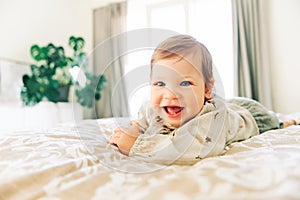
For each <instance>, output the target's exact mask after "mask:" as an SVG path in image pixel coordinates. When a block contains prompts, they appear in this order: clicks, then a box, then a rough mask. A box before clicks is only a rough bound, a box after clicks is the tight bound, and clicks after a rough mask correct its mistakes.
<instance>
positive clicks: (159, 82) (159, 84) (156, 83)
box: [153, 81, 166, 87]
mask: <svg viewBox="0 0 300 200" xmlns="http://www.w3.org/2000/svg"><path fill="white" fill-rule="evenodd" d="M153 85H155V86H159V87H164V86H166V84H165V83H164V82H162V81H157V82H155V83H154V84H153Z"/></svg>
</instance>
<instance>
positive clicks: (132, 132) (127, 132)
mask: <svg viewBox="0 0 300 200" xmlns="http://www.w3.org/2000/svg"><path fill="white" fill-rule="evenodd" d="M140 134H141V130H140V128H139V125H138V123H137V122H132V123H131V126H130V127H126V128H125V127H119V128H116V129H115V130H114V134H113V135H112V136H111V138H110V144H114V145H116V146H117V147H118V148H119V150H120V152H121V153H123V154H125V155H128V154H129V152H130V149H131V147H132V146H133V144H134V142H135V141H136V139H137V137H138V136H139V135H140Z"/></svg>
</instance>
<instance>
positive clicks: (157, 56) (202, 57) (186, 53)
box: [151, 35, 214, 91]
mask: <svg viewBox="0 0 300 200" xmlns="http://www.w3.org/2000/svg"><path fill="white" fill-rule="evenodd" d="M176 57H177V58H178V61H180V60H181V59H185V60H186V61H188V62H189V63H190V64H192V65H193V66H194V67H195V68H197V69H199V70H200V72H201V73H202V75H203V77H204V80H205V87H206V89H207V90H210V91H211V90H212V88H213V85H214V77H213V69H212V57H211V54H210V53H209V51H208V49H207V48H206V47H205V46H204V45H203V44H202V43H200V42H198V41H197V40H196V39H195V38H194V37H192V36H190V35H176V36H173V37H170V38H168V39H166V40H164V41H163V42H162V43H160V44H159V45H158V46H157V47H156V48H155V50H154V53H153V55H152V58H151V71H152V68H153V64H154V63H156V62H158V61H159V60H163V59H172V58H176Z"/></svg>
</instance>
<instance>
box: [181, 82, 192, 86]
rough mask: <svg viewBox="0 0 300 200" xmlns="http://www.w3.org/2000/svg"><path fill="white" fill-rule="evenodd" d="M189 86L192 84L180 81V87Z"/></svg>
mask: <svg viewBox="0 0 300 200" xmlns="http://www.w3.org/2000/svg"><path fill="white" fill-rule="evenodd" d="M190 85H192V83H191V82H190V81H182V82H181V83H180V86H190Z"/></svg>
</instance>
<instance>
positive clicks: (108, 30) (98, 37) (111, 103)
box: [92, 2, 129, 118]
mask: <svg viewBox="0 0 300 200" xmlns="http://www.w3.org/2000/svg"><path fill="white" fill-rule="evenodd" d="M126 12H127V3H126V2H121V3H114V4H110V5H108V6H106V7H101V8H98V9H95V10H94V13H93V15H94V16H93V17H94V51H93V55H92V56H93V60H94V72H96V73H97V74H104V75H105V77H106V79H107V85H106V87H105V89H104V90H103V91H102V93H101V99H100V101H99V102H97V103H96V108H95V109H96V117H97V118H102V117H124V116H129V110H128V103H127V98H126V92H125V91H126V90H125V85H124V84H123V79H122V76H123V71H124V70H123V65H124V62H123V60H122V57H121V55H120V53H121V52H122V49H123V48H126V47H125V45H126V41H123V40H124V39H122V38H118V37H116V36H117V34H120V33H122V32H123V31H125V30H126V14H127V13H126Z"/></svg>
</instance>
